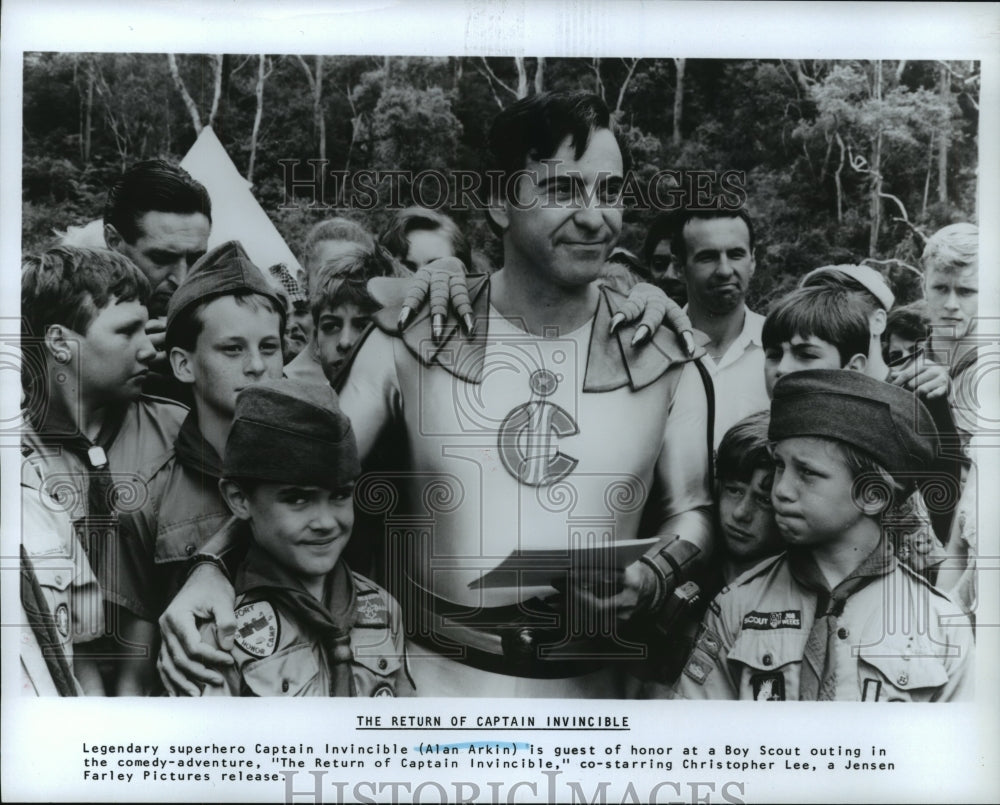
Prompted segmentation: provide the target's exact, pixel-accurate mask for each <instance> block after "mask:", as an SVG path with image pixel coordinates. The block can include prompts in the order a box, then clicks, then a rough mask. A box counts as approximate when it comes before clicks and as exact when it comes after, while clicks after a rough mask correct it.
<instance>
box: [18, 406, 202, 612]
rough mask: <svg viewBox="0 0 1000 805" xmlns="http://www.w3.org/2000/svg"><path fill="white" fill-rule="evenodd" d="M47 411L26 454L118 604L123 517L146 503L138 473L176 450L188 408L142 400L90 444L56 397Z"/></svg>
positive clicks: (114, 417) (119, 412)
mask: <svg viewBox="0 0 1000 805" xmlns="http://www.w3.org/2000/svg"><path fill="white" fill-rule="evenodd" d="M48 405H49V407H48V408H47V409H46V410H45V411H44V418H43V422H42V424H41V426H40V427H37V429H34V430H33V429H31V428H29V429H27V430H26V432H25V434H24V436H23V437H22V443H23V448H22V452H23V453H24V455H25V460H26V461H28V462H30V463H31V464H33V465H34V466H35V467H36V468H37V472H38V473H39V475H40V476H41V477H42V478H43V480H44V485H45V489H46V491H47V492H48V493H49V495H50V496H51V497H53V498H55V499H56V500H59V501H60V502H62V504H63V508H64V509H65V510H66V512H67V513H68V514H69V517H70V519H71V520H72V521H73V524H74V526H75V528H76V530H77V533H78V535H79V539H80V540H81V543H82V544H83V548H84V550H85V551H86V553H87V558H88V559H89V561H90V565H91V567H92V568H93V570H94V573H95V575H96V576H97V579H98V581H99V582H100V585H101V589H102V591H103V593H104V598H105V600H106V601H110V602H112V603H116V604H117V603H120V602H119V600H118V587H119V582H120V580H121V551H120V546H121V535H120V532H119V525H120V523H119V515H120V514H122V513H124V512H129V511H134V510H136V509H138V508H139V507H141V506H142V505H143V503H144V502H145V500H146V496H147V494H148V489H147V487H146V485H145V483H144V482H143V481H142V480H141V479H140V477H139V475H138V470H140V469H141V468H142V467H145V466H147V465H148V464H149V462H150V461H152V460H153V459H154V458H155V457H156V456H159V455H162V454H163V453H164V452H166V451H167V450H169V449H170V447H171V446H172V445H173V443H174V440H175V439H176V438H177V433H178V431H179V430H180V426H181V422H182V421H183V419H184V417H185V415H186V414H187V408H185V407H184V406H182V405H179V404H177V403H174V402H171V401H169V400H164V399H160V398H156V397H147V396H145V395H143V396H141V397H140V398H139V399H138V400H136V401H134V402H131V403H128V404H125V405H122V406H119V407H117V408H115V409H113V410H112V411H110V412H109V414H108V416H107V417H106V419H105V423H104V426H103V427H102V428H101V432H100V433H99V434H98V436H97V439H95V440H94V441H93V442H91V441H90V440H89V439H87V438H86V437H85V436H83V435H82V434H80V433H79V430H78V429H77V427H76V425H75V424H73V422H72V419H71V417H70V416H69V414H68V413H67V412H65V411H63V410H62V409H61V406H60V405H59V403H58V399H57V398H55V397H53V398H52V399H50V400H49V401H48Z"/></svg>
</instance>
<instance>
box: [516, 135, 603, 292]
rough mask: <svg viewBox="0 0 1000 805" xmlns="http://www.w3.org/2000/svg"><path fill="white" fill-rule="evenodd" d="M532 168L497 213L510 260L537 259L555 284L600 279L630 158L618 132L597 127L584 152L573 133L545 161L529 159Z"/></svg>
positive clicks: (542, 274)
mask: <svg viewBox="0 0 1000 805" xmlns="http://www.w3.org/2000/svg"><path fill="white" fill-rule="evenodd" d="M525 170H526V173H525V174H524V175H522V176H521V177H519V179H518V180H517V184H516V191H515V195H514V198H513V199H510V200H508V201H507V202H506V203H505V205H504V211H503V213H502V214H501V215H499V217H498V218H497V221H498V223H500V225H501V226H502V227H503V228H504V230H505V234H504V249H505V254H504V258H505V265H508V266H510V265H515V264H516V265H520V266H531V267H532V268H533V269H534V273H535V276H536V277H538V278H539V279H540V280H542V281H543V282H545V283H547V284H549V285H552V286H555V287H578V286H580V285H586V284H588V283H590V282H593V281H594V280H595V279H596V278H597V277H598V276H599V274H600V272H601V267H602V266H603V265H604V261H605V260H606V259H607V257H608V255H609V254H610V253H611V249H612V247H613V246H614V245H615V243H616V241H617V240H618V235H619V233H620V232H621V226H622V212H621V208H620V207H619V206H618V205H617V204H616V203H615V202H616V200H617V196H618V190H619V189H620V186H621V182H622V180H623V163H622V154H621V150H620V149H619V148H618V143H617V142H616V141H615V138H614V135H613V134H612V133H611V132H610V131H609V130H608V129H598V130H596V131H594V132H592V133H591V136H590V141H589V142H588V143H587V148H586V150H585V151H584V152H583V154H581V156H580V158H579V159H576V157H575V153H574V149H573V147H572V146H571V145H570V139H569V137H567V138H566V139H565V140H563V142H562V143H561V144H560V146H559V148H558V149H556V152H555V153H554V154H553V155H552V157H551V158H550V159H548V160H546V161H545V164H543V163H541V162H536V161H534V160H530V159H529V160H528V161H527V163H526V164H525Z"/></svg>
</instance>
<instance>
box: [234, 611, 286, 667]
mask: <svg viewBox="0 0 1000 805" xmlns="http://www.w3.org/2000/svg"><path fill="white" fill-rule="evenodd" d="M279 632H280V627H279V623H278V616H277V614H276V613H275V611H274V607H272V606H271V605H270V604H269V603H268V602H267V601H254V602H253V603H251V604H245V605H244V606H242V607H240V608H239V609H237V610H236V645H237V646H239V647H240V648H241V649H243V650H244V651H245V652H246V653H247V654H249V655H251V656H252V657H270V656H271V655H272V654H274V649H275V648H276V647H277V645H278V635H279Z"/></svg>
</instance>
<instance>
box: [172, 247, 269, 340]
mask: <svg viewBox="0 0 1000 805" xmlns="http://www.w3.org/2000/svg"><path fill="white" fill-rule="evenodd" d="M240 292H244V293H257V294H260V295H261V296H266V297H267V298H268V299H270V300H271V301H272V302H274V305H275V310H278V311H279V312H280V315H281V319H282V324H284V319H285V302H284V300H283V299H282V298H281V297H280V295H279V292H278V291H277V289H275V288H274V286H273V285H271V283H269V282H268V281H267V279H266V278H265V277H264V274H263V272H262V271H261V270H260V269H259V268H257V266H256V265H254V263H253V261H252V260H251V259H250V258H249V257H248V256H247V253H246V252H245V251H244V250H243V247H242V246H241V245H240V244H239V242H238V241H235V240H230V241H227V242H226V243H223V244H221V245H219V246H216V247H215V248H214V249H212V250H210V251H208V252H206V253H205V254H204V255H202V257H201V259H199V260H198V262H196V263H195V264H194V265H193V266H191V270H190V271H189V272H188V275H187V276H186V277H185V278H184V282H182V283H181V284H180V286H178V288H177V290H176V291H175V292H174V295H173V296H172V297H171V298H170V304H169V306H168V307H167V343H168V344H170V343H173V339H172V338H171V337H170V329H171V327H173V325H174V322H176V321H177V318H178V317H179V316H180V315H181V314H182V313H184V312H185V311H186V310H188V309H189V308H192V307H194V306H195V305H201V304H204V303H205V302H210V301H211V300H212V299H215V298H216V297H219V296H229V295H231V294H237V293H240Z"/></svg>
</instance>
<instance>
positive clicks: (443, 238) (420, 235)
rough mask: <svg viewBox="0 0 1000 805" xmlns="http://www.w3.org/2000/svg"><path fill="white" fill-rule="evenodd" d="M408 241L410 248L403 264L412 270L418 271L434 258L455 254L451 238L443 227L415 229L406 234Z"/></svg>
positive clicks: (438, 258)
mask: <svg viewBox="0 0 1000 805" xmlns="http://www.w3.org/2000/svg"><path fill="white" fill-rule="evenodd" d="M406 242H407V245H408V248H407V250H406V259H405V260H403V264H404V265H405V266H406V267H407V268H408V269H410V271H416V270H417V269H418V268H421V267H423V266H425V265H427V264H428V263H429V262H431V261H432V260H440V259H441V258H442V257H454V256H455V251H454V250H453V249H452V247H451V238H449V237H448V235H447V234H446V233H445V231H444V230H443V229H414V230H413V231H412V232H410V234H409V235H407V236H406Z"/></svg>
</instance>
